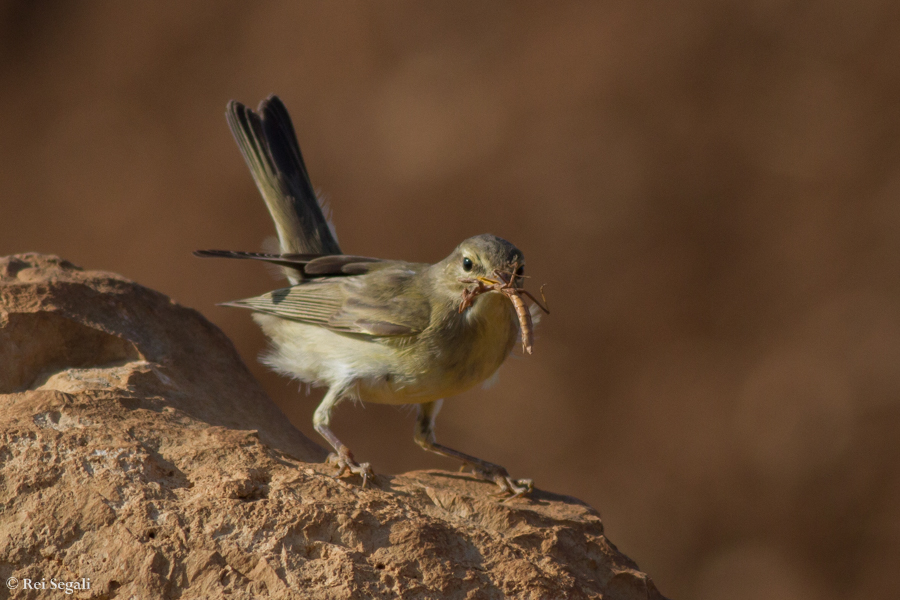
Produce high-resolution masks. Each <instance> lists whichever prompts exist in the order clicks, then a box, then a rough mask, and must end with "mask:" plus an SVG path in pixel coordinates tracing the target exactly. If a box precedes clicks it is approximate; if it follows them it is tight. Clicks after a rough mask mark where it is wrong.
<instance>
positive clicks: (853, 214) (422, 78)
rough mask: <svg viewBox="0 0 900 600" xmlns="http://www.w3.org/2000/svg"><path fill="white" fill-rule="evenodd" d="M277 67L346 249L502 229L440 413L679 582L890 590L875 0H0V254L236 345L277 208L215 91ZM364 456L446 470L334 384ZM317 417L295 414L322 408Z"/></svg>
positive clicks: (735, 589) (738, 591)
mask: <svg viewBox="0 0 900 600" xmlns="http://www.w3.org/2000/svg"><path fill="white" fill-rule="evenodd" d="M273 92H275V93H278V94H279V95H280V96H281V97H282V98H283V99H284V101H285V102H286V104H287V106H288V108H289V109H290V110H291V112H292V115H293V117H294V121H295V126H296V129H297V132H298V135H299V137H300V142H301V145H302V147H303V150H304V153H305V156H306V161H307V165H308V167H309V170H310V172H311V175H312V179H313V182H314V184H315V185H316V186H317V187H318V188H320V189H321V190H322V191H323V192H324V193H325V194H326V195H327V197H328V198H329V199H330V201H331V202H332V206H333V209H334V220H335V223H336V226H337V230H338V235H339V238H340V241H341V244H342V247H343V249H344V250H345V251H347V252H350V253H355V254H364V255H373V256H383V257H388V258H404V259H408V260H416V261H435V260H438V259H440V258H442V257H444V256H445V255H446V254H448V253H449V251H450V250H451V249H452V248H453V247H454V246H455V245H456V244H457V243H458V242H459V241H461V240H462V239H463V238H465V237H467V236H470V235H474V234H478V233H484V232H491V233H495V234H498V235H500V236H503V237H506V238H508V239H510V240H512V241H514V243H516V244H517V245H518V246H519V247H520V248H522V249H523V250H524V251H525V253H526V256H528V268H529V272H530V273H531V274H532V275H533V276H534V279H533V280H532V283H531V285H532V286H534V287H536V285H535V284H539V283H541V282H546V283H547V284H548V287H547V295H548V297H549V301H550V304H551V307H552V309H553V314H552V315H551V316H550V317H548V318H546V319H545V320H544V322H543V323H542V324H541V326H540V331H539V338H538V339H537V342H536V344H535V354H534V356H531V357H528V358H522V357H518V358H515V359H513V360H510V361H509V363H508V364H507V365H506V366H504V368H503V369H502V372H501V379H500V383H499V384H498V385H497V386H495V387H494V388H492V389H490V390H488V391H484V390H476V391H472V392H470V393H467V394H465V395H464V396H462V397H458V398H455V399H453V400H452V401H450V402H447V403H446V404H445V408H444V411H443V414H442V418H440V419H439V421H438V435H439V439H441V440H442V441H443V442H445V443H447V444H448V445H450V446H453V447H458V448H460V449H463V450H466V451H468V452H471V453H473V454H476V455H478V456H483V457H485V458H488V459H490V460H493V461H496V462H499V463H501V464H504V465H506V466H507V467H508V468H509V470H510V471H511V472H512V473H513V474H514V475H515V476H519V477H533V478H534V479H535V480H536V482H537V484H538V485H539V486H540V487H542V488H544V489H550V490H553V491H557V492H561V493H566V494H571V495H574V496H577V497H580V498H582V499H584V500H586V501H588V502H589V503H591V504H592V505H593V506H595V507H597V508H598V509H599V510H600V511H601V513H602V514H603V517H604V521H605V524H606V528H607V533H608V534H609V536H610V538H611V539H612V541H614V542H615V543H616V544H617V545H619V547H620V548H621V549H622V550H623V551H624V552H626V553H627V554H628V555H630V556H631V557H633V558H634V559H636V560H637V561H638V563H639V565H640V566H641V568H643V569H644V570H646V571H647V572H648V573H649V574H650V575H651V576H652V577H653V578H654V580H655V581H656V583H657V584H658V586H659V588H660V589H661V590H662V591H663V593H665V594H667V595H670V596H672V597H674V598H699V599H711V598H731V599H742V598H772V599H780V598H792V599H799V600H804V599H807V598H809V599H826V600H827V599H836V598H852V599H869V598H896V597H898V595H900V569H898V566H900V435H898V425H900V314H898V309H900V235H898V234H900V202H898V196H900V4H898V3H897V2H895V1H893V2H892V1H889V0H884V1H879V0H871V1H865V0H864V1H861V2H853V3H848V2H842V1H839V0H827V1H826V2H817V3H798V2H785V1H779V0H765V1H761V2H750V3H747V2H743V1H737V0H734V1H726V2H721V1H719V2H715V1H708V2H704V1H702V0H698V1H692V2H681V3H668V4H667V3H659V2H618V3H615V2H553V3H550V2H542V3H522V2H519V3H482V2H446V3H441V4H438V3H417V2H399V3H390V4H387V3H381V4H379V3H306V2H304V3H281V4H276V3H237V2H220V3H216V4H209V3H203V4H201V3H193V4H190V5H188V4H187V3H176V2H169V3H154V4H153V5H152V6H149V4H148V5H143V6H139V5H135V4H134V3H122V2H93V3H79V2H40V3H38V2H30V1H26V0H19V1H10V0H6V1H5V2H3V3H2V4H0V165H2V166H0V209H2V210H0V255H5V254H11V253H16V252H25V251H40V252H48V253H55V254H59V255H62V256H64V257H66V258H68V259H70V260H72V261H73V262H75V263H76V264H79V265H82V266H84V267H86V268H90V269H100V270H109V271H115V272H118V273H121V274H123V275H126V276H128V277H130V278H133V279H135V280H137V281H139V282H140V283H143V284H145V285H147V286H149V287H152V288H155V289H158V290H161V291H163V292H165V293H167V294H169V295H171V296H172V297H173V298H174V299H176V300H177V301H179V302H181V303H183V304H186V305H188V306H191V307H195V308H197V309H199V310H200V311H202V312H203V313H204V314H206V315H207V316H208V317H209V318H210V319H211V320H213V321H214V322H215V323H217V324H219V325H220V326H221V327H222V328H223V329H224V330H225V331H226V332H227V333H228V335H229V336H231V338H232V339H233V340H234V341H235V343H236V344H237V346H238V348H239V350H240V352H241V353H242V354H243V356H244V358H245V360H246V361H247V363H248V364H250V365H251V368H252V369H254V372H255V373H256V374H257V375H258V377H259V378H260V379H261V380H262V382H263V384H264V386H265V387H266V389H267V390H268V391H269V393H270V394H271V395H272V397H273V398H275V399H276V400H277V402H278V403H279V404H280V405H281V406H282V407H283V408H284V410H285V411H286V412H287V413H288V414H289V415H290V418H291V420H292V421H293V422H294V423H295V424H296V425H297V426H298V427H299V428H300V429H302V430H303V431H304V432H306V433H307V434H308V435H310V436H311V437H314V438H315V434H314V432H313V431H312V427H311V425H310V417H311V414H312V410H313V408H314V406H315V404H316V401H317V399H318V397H319V396H318V394H315V393H314V397H306V396H305V395H304V394H302V393H298V390H297V388H298V386H297V384H296V383H293V382H289V381H287V380H285V379H282V378H279V377H276V376H273V375H270V374H268V373H267V372H266V371H264V370H263V369H262V368H261V367H260V366H259V365H258V364H257V363H256V360H255V359H256V356H257V354H258V353H259V352H260V351H261V349H262V348H263V347H264V344H265V342H264V339H263V338H262V336H261V335H260V333H259V332H258V330H257V328H256V327H255V325H254V324H253V323H252V322H251V320H250V318H249V314H247V313H245V312H242V311H237V310H233V309H225V308H219V307H216V306H215V303H216V302H221V301H225V300H231V299H236V298H242V297H247V296H251V295H256V294H259V293H262V292H265V291H267V290H269V289H271V288H273V287H275V286H276V285H278V284H277V283H276V282H275V281H273V279H272V277H271V276H270V274H269V273H268V272H267V271H266V270H265V269H264V268H263V267H262V266H261V265H258V264H245V263H242V262H229V261H213V260H200V259H195V258H193V257H192V256H191V251H192V250H194V249H197V248H229V249H243V250H257V249H259V248H260V246H261V243H262V241H263V239H264V238H265V237H267V236H269V235H271V234H272V232H273V228H272V225H271V223H270V221H269V217H268V215H267V213H266V211H265V208H264V206H263V203H262V201H261V199H260V198H259V196H258V194H257V192H256V190H255V188H254V187H253V183H252V181H251V178H250V175H249V173H248V171H247V169H246V167H245V166H244V164H243V162H242V159H241V157H240V155H239V153H238V150H237V148H236V146H235V144H234V142H233V141H232V139H231V136H230V134H229V132H228V129H227V127H226V124H225V119H224V116H223V115H224V109H225V103H226V102H227V101H228V100H229V99H231V98H236V99H239V100H241V101H243V102H245V103H247V104H250V105H253V106H255V105H256V103H257V102H258V101H259V100H261V99H262V98H264V97H265V96H266V95H268V94H270V93H273ZM336 430H337V432H338V434H339V435H340V436H341V437H342V438H343V439H345V440H346V441H347V442H348V443H349V445H350V446H351V447H352V448H353V449H354V450H355V451H356V453H357V455H358V456H359V457H361V458H363V459H364V460H369V461H371V462H372V463H373V465H374V466H375V468H376V470H380V471H381V472H400V471H405V470H409V469H418V468H426V467H443V468H450V469H453V468H455V465H454V464H452V463H451V462H450V461H446V460H443V459H441V458H438V457H432V456H428V455H426V454H425V453H423V452H421V451H420V450H419V449H418V448H417V447H416V446H415V445H414V444H413V442H412V418H411V413H410V412H409V411H406V410H398V409H396V408H390V407H379V406H368V407H365V408H363V407H353V406H352V405H350V404H346V405H343V406H342V407H341V408H340V409H339V410H338V412H337V419H336ZM316 439H317V438H316Z"/></svg>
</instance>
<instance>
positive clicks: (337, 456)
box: [325, 452, 375, 487]
mask: <svg viewBox="0 0 900 600" xmlns="http://www.w3.org/2000/svg"><path fill="white" fill-rule="evenodd" d="M325 462H326V463H328V464H329V465H334V466H335V467H336V469H337V472H336V473H335V474H334V475H333V477H334V478H335V479H337V478H339V477H344V476H345V475H346V474H347V473H350V474H351V475H359V476H360V477H361V478H362V486H361V487H366V484H367V483H368V482H369V478H371V479H373V480H374V479H375V471H373V470H372V465H370V464H369V463H367V462H365V463H358V462H356V459H354V458H353V455H352V454H350V452H347V453H343V452H341V453H337V452H332V453H331V454H329V455H328V459H327V460H326V461H325Z"/></svg>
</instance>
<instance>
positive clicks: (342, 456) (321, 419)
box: [313, 386, 375, 487]
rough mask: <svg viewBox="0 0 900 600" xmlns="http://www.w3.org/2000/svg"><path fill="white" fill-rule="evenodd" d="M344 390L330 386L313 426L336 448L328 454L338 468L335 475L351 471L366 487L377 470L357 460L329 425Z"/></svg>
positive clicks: (315, 415)
mask: <svg viewBox="0 0 900 600" xmlns="http://www.w3.org/2000/svg"><path fill="white" fill-rule="evenodd" d="M344 392H345V390H344V389H343V388H341V387H338V386H332V387H330V388H328V393H326V394H325V397H324V398H322V402H321V403H320V404H319V406H318V408H316V412H315V413H314V414H313V427H314V428H315V430H316V431H318V432H319V435H321V436H322V437H323V438H325V439H326V440H328V443H329V444H331V447H332V448H334V452H332V453H331V454H329V455H328V462H329V463H330V464H334V465H336V466H337V468H338V472H337V474H336V475H335V477H341V476H343V475H344V474H345V473H347V472H348V471H349V472H350V473H355V474H356V475H359V476H360V477H362V487H366V483H368V481H369V478H370V477H371V478H372V479H374V478H375V472H374V471H372V467H371V465H369V463H358V462H356V459H355V458H353V453H352V452H350V448H348V447H347V446H345V445H344V444H343V442H341V440H339V439H338V438H337V436H336V435H334V432H333V431H331V429H330V428H329V427H328V426H329V425H330V424H331V411H332V409H334V407H335V406H337V404H338V402H340V401H341V400H342V399H343V395H344Z"/></svg>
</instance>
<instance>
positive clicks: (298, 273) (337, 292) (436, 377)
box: [194, 95, 546, 498]
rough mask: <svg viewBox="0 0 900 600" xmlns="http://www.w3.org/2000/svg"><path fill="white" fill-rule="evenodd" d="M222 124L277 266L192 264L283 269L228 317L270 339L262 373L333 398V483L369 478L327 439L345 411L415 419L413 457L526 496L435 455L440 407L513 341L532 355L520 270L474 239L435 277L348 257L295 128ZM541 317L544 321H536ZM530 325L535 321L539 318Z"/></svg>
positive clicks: (274, 103) (236, 119) (236, 115)
mask: <svg viewBox="0 0 900 600" xmlns="http://www.w3.org/2000/svg"><path fill="white" fill-rule="evenodd" d="M226 118H227V121H228V124H229V127H230V129H231V131H232V134H233V135H234V137H235V140H236V141H237V143H238V147H239V149H240V151H241V153H242V155H243V157H244V159H245V161H246V163H247V165H248V167H249V168H250V171H251V173H252V175H253V179H254V180H255V182H256V185H257V187H258V189H259V191H260V193H261V195H262V197H263V200H264V201H265V203H266V206H267V208H268V210H269V213H270V215H271V217H272V220H273V221H274V223H275V229H276V232H277V235H278V244H279V252H278V253H260V252H241V251H230V250H197V251H195V252H194V254H195V255H197V256H200V257H219V258H233V259H245V260H259V261H263V262H267V263H271V264H275V265H278V266H279V267H281V268H282V270H283V272H284V274H285V276H286V278H287V279H288V282H289V284H290V285H289V286H288V287H285V288H281V289H277V290H274V291H271V292H268V293H266V294H263V295H261V296H257V297H254V298H248V299H244V300H235V301H231V302H225V303H223V305H224V306H231V307H238V308H243V309H249V310H250V311H252V316H253V319H254V320H255V321H256V322H257V323H258V324H259V326H260V327H261V329H262V331H263V332H264V333H265V335H266V336H267V337H268V338H269V340H270V342H271V345H270V348H269V349H268V350H267V351H266V352H265V353H264V354H263V355H262V356H261V361H262V362H263V363H264V364H266V365H267V366H269V367H270V368H272V369H274V370H275V371H276V372H278V373H281V374H283V375H285V376H288V377H291V378H294V379H297V380H300V381H302V382H305V383H307V384H309V385H312V386H315V387H324V388H327V391H326V393H325V395H324V398H323V399H322V401H321V403H320V404H319V405H318V407H317V408H316V410H315V412H314V415H313V427H314V428H315V430H316V431H317V432H318V433H319V434H320V435H321V436H322V437H323V438H324V439H325V440H326V441H327V442H328V444H329V445H330V446H331V447H332V449H333V450H334V452H332V453H331V454H330V455H329V459H328V462H330V463H331V464H333V465H334V466H335V468H336V475H335V476H353V475H357V476H359V477H361V479H362V487H365V486H366V485H367V483H368V481H370V480H373V479H374V477H375V474H374V471H373V469H372V467H371V465H370V463H367V462H358V461H357V460H356V458H355V456H354V455H353V453H352V452H351V451H350V449H349V448H348V447H347V446H346V445H345V444H344V443H343V442H341V440H339V439H338V437H337V436H336V435H335V434H334V432H333V431H332V429H331V421H332V415H333V411H334V408H335V407H336V406H337V405H338V403H340V402H341V401H343V400H345V399H354V400H360V401H362V402H371V403H382V404H412V405H415V406H416V407H417V416H416V423H415V430H414V439H415V441H416V443H417V444H418V445H419V446H421V447H422V448H423V449H425V450H427V451H431V452H434V453H437V454H440V455H443V456H445V457H449V458H453V459H457V460H460V461H462V463H463V467H466V466H468V467H470V468H471V469H472V473H473V474H474V475H475V476H477V477H479V478H481V479H484V480H488V481H492V482H494V483H496V484H497V486H498V487H499V490H498V492H497V493H498V495H501V496H505V497H507V498H513V497H519V496H526V495H528V494H530V493H531V492H532V491H533V489H534V484H533V481H532V480H530V479H515V478H513V477H511V476H510V475H509V472H508V471H507V470H506V469H505V468H504V467H502V466H500V465H497V464H494V463H491V462H488V461H485V460H482V459H479V458H476V457H474V456H471V455H468V454H465V453H463V452H460V451H458V450H454V449H452V448H449V447H447V446H444V445H442V444H439V443H438V442H437V441H436V437H435V418H436V417H437V415H438V412H439V411H440V409H441V406H442V404H443V401H444V399H445V398H448V397H450V396H454V395H457V394H459V393H461V392H464V391H466V390H468V389H470V388H473V387H474V386H476V385H478V384H481V383H483V382H485V381H486V380H488V379H491V378H492V377H493V376H494V374H495V373H496V371H497V370H498V369H499V367H500V365H501V364H503V362H504V361H505V359H506V358H507V357H508V356H509V355H510V353H511V352H512V350H513V347H514V345H515V344H516V341H517V340H519V339H521V340H522V343H523V346H524V347H525V350H526V351H527V352H529V353H530V351H531V328H532V324H531V323H532V320H531V316H532V311H533V309H534V307H535V305H532V306H531V307H527V308H526V307H525V305H524V304H523V303H522V300H521V295H525V296H527V297H529V298H531V299H532V300H533V301H534V302H535V304H536V305H537V306H540V308H544V307H543V305H541V304H540V303H539V302H537V300H536V299H535V298H534V297H533V296H531V295H530V294H528V293H527V292H525V291H524V288H522V287H519V285H520V284H521V283H522V282H523V281H524V277H525V274H524V269H525V256H524V254H523V253H522V251H521V250H519V249H518V248H517V247H516V246H515V245H513V244H512V243H510V242H508V241H506V240H504V239H503V238H500V237H498V236H495V235H491V234H482V235H477V236H474V237H470V238H468V239H466V240H464V241H463V242H462V243H460V244H459V245H458V246H457V247H456V248H455V249H454V250H453V251H452V252H451V253H450V254H449V255H448V256H447V257H446V258H445V259H443V260H441V261H440V262H437V263H435V264H427V263H414V262H405V261H400V260H385V259H378V258H372V257H366V256H355V255H347V254H344V253H343V252H342V251H341V248H340V246H339V245H338V242H337V237H336V235H335V233H334V228H333V226H332V224H331V222H330V219H328V218H327V217H326V214H327V213H326V211H325V210H323V204H322V202H321V201H320V199H319V197H318V196H317V194H316V193H315V190H314V188H313V187H312V184H311V182H310V178H309V173H308V172H307V169H306V165H305V164H304V161H303V156H302V154H301V152H300V146H299V143H298V142H297V137H296V133H295V131H294V126H293V123H292V121H291V118H290V115H289V114H288V111H287V108H286V107H285V105H284V103H283V102H282V101H281V100H280V99H279V98H278V97H277V96H275V95H272V96H269V97H268V98H266V99H265V100H263V101H262V102H261V103H260V105H259V107H258V108H257V110H256V111H253V110H252V109H249V108H247V107H246V106H244V105H243V104H241V103H240V102H237V101H234V100H232V101H230V102H229V103H228V107H227V111H226ZM544 310H546V309H545V308H544ZM535 314H536V313H535Z"/></svg>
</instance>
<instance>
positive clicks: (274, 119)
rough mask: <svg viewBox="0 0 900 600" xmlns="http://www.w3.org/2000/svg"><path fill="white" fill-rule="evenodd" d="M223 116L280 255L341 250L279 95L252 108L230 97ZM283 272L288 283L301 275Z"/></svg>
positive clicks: (339, 251)
mask: <svg viewBox="0 0 900 600" xmlns="http://www.w3.org/2000/svg"><path fill="white" fill-rule="evenodd" d="M225 116H226V117H227V119H228V125H229V127H231V132H232V134H234V138H235V139H236V140H237V143H238V147H239V148H240V150H241V154H243V155H244V160H246V161H247V166H248V167H250V172H251V173H252V174H253V179H254V181H256V187H258V188H259V192H260V193H261V194H262V197H263V200H265V202H266V206H267V207H268V209H269V213H270V214H271V215H272V220H273V221H274V222H275V229H276V231H277V232H278V242H279V245H280V250H281V253H282V254H341V248H340V246H338V243H337V239H336V237H335V235H334V229H333V228H332V226H331V223H330V222H329V221H328V219H327V218H326V217H325V213H324V211H323V210H322V206H321V204H320V202H319V199H318V198H317V197H316V193H315V191H314V190H313V187H312V183H310V180H309V174H308V173H307V171H306V165H305V164H304V163H303V155H302V154H300V145H299V144H298V143H297V136H296V134H295V133H294V126H293V124H292V123H291V117H290V115H289V114H288V112H287V109H286V108H285V107H284V104H283V103H282V102H281V100H280V99H279V98H278V96H269V98H267V99H266V100H263V102H262V103H260V105H259V108H258V109H257V111H256V112H254V111H252V110H250V109H249V108H247V107H246V106H244V105H243V104H241V103H240V102H236V101H234V100H232V101H231V102H229V103H228V110H227V112H226V113H225ZM284 271H285V274H286V275H287V277H288V279H289V280H290V281H291V282H292V283H299V282H300V280H301V279H302V278H303V275H302V272H301V271H299V270H297V269H293V268H290V267H287V266H285V267H284Z"/></svg>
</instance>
